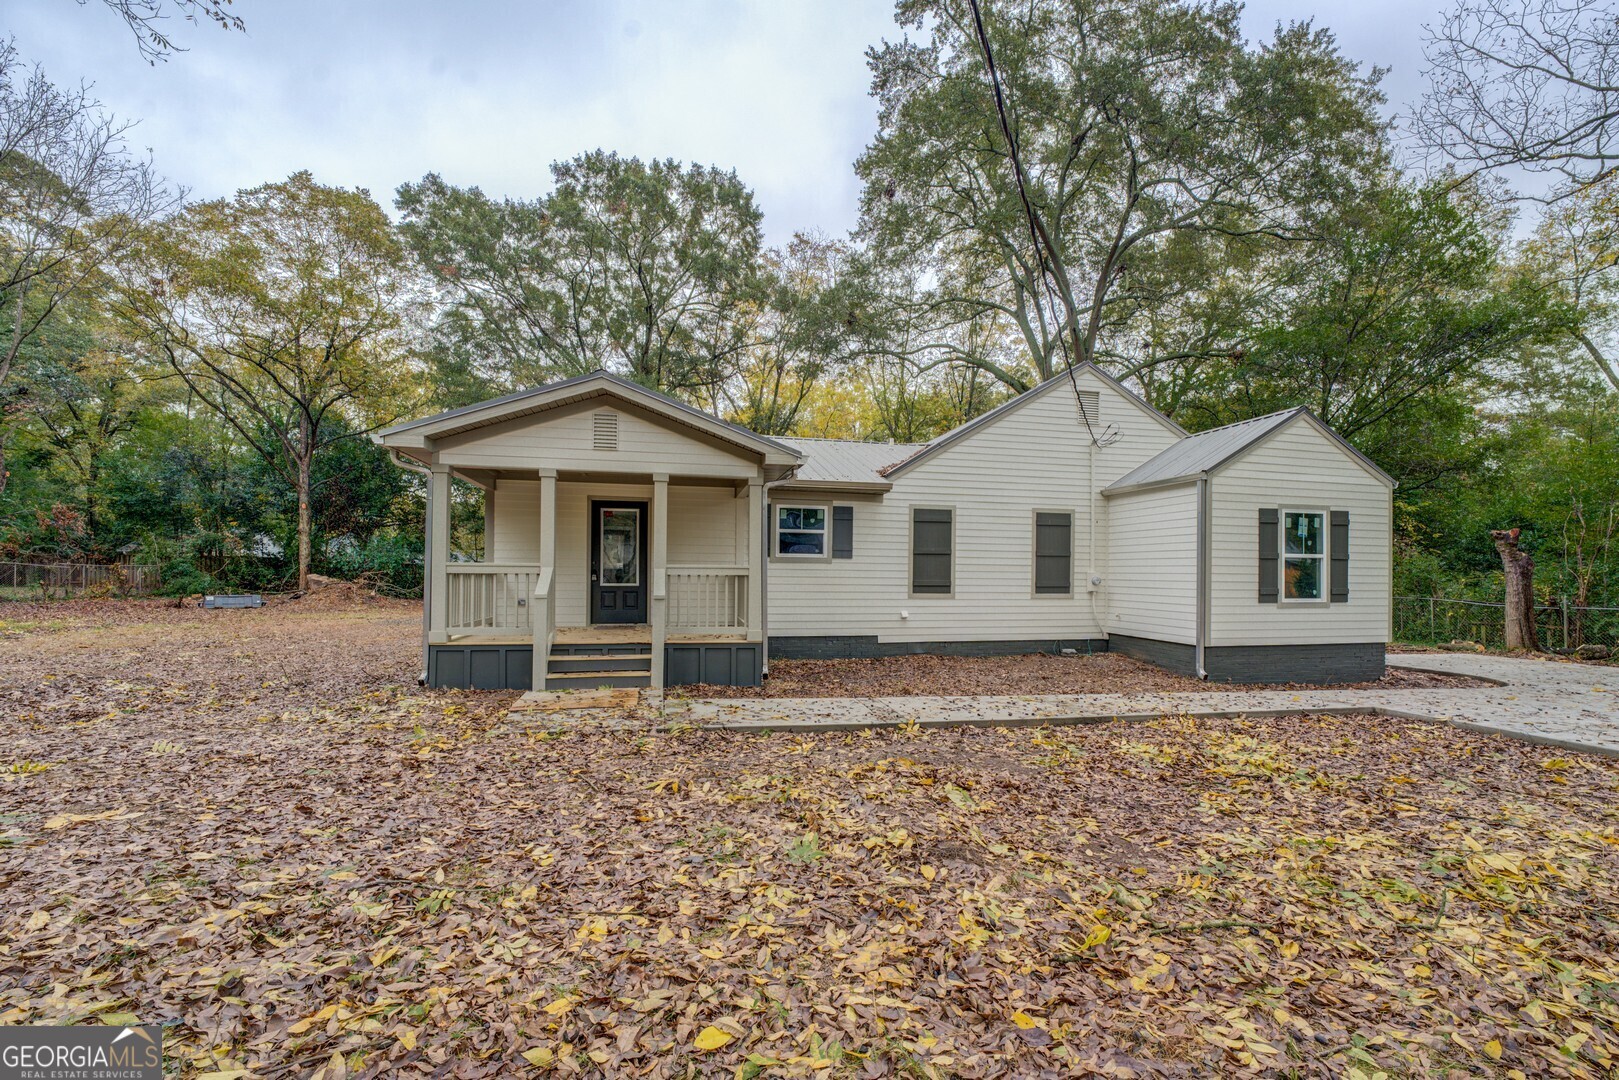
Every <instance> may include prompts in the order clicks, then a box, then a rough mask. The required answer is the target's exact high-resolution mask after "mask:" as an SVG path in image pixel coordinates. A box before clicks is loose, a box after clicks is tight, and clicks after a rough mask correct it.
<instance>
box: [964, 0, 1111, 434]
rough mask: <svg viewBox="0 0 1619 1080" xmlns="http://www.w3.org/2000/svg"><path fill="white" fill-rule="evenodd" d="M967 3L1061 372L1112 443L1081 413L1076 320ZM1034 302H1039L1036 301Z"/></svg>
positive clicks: (984, 35) (991, 62) (984, 39)
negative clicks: (1057, 280)
mask: <svg viewBox="0 0 1619 1080" xmlns="http://www.w3.org/2000/svg"><path fill="white" fill-rule="evenodd" d="M967 3H968V4H969V6H971V8H972V13H973V26H974V28H975V29H976V30H977V32H978V43H979V45H980V46H982V48H983V50H984V65H985V67H987V68H988V69H989V85H990V89H991V90H992V91H994V94H995V113H996V115H997V116H998V117H999V118H1000V122H1001V134H1002V135H1004V136H1005V137H1006V149H1007V153H1008V155H1009V156H1010V157H1011V159H1012V177H1013V179H1014V180H1015V182H1016V184H1017V193H1018V201H1019V202H1021V203H1022V204H1023V217H1024V221H1025V222H1026V223H1027V224H1028V226H1029V241H1030V243H1031V244H1033V246H1034V260H1035V264H1036V265H1037V266H1038V267H1039V270H1040V284H1041V287H1042V289H1043V290H1044V292H1045V294H1046V300H1047V304H1048V305H1049V307H1050V312H1051V320H1052V322H1053V323H1056V324H1057V325H1058V326H1059V327H1060V328H1061V329H1060V330H1059V332H1058V334H1057V344H1058V346H1059V347H1061V349H1062V354H1063V370H1064V371H1066V372H1067V374H1068V381H1069V383H1070V384H1071V385H1072V386H1073V390H1074V406H1075V409H1076V411H1077V412H1078V413H1079V418H1080V420H1081V421H1083V422H1084V424H1085V430H1086V431H1087V432H1088V433H1089V434H1090V437H1091V442H1092V443H1094V444H1095V445H1097V446H1102V445H1105V443H1104V442H1103V440H1104V439H1106V440H1107V442H1109V443H1111V442H1116V441H1117V440H1118V435H1117V433H1109V432H1107V431H1105V430H1104V432H1103V434H1102V435H1101V436H1098V435H1097V433H1096V429H1095V428H1094V427H1093V426H1092V425H1091V418H1090V416H1089V415H1087V414H1086V412H1085V401H1084V399H1083V398H1082V397H1081V396H1080V392H1079V376H1078V375H1077V374H1075V372H1074V362H1075V359H1076V357H1077V355H1078V353H1079V351H1080V349H1079V321H1078V319H1077V318H1076V316H1075V314H1074V309H1073V306H1072V305H1071V304H1069V303H1068V301H1067V299H1065V298H1064V297H1063V296H1061V295H1060V294H1059V293H1058V292H1057V289H1056V288H1055V287H1054V286H1053V284H1052V280H1051V279H1052V275H1053V273H1054V270H1053V267H1055V266H1056V265H1058V260H1059V259H1060V256H1059V255H1058V253H1057V251H1056V247H1055V245H1053V244H1052V243H1051V238H1050V236H1049V235H1047V233H1046V230H1045V228H1044V227H1043V226H1042V225H1041V223H1040V216H1039V213H1038V212H1037V211H1036V210H1035V208H1034V200H1032V199H1030V198H1029V186H1028V178H1027V175H1026V174H1025V172H1024V169H1023V158H1022V155H1021V153H1020V152H1019V150H1018V145H1017V135H1016V134H1014V133H1013V131H1012V121H1011V119H1010V118H1009V117H1008V116H1007V113H1006V96H1005V94H1004V93H1003V92H1002V90H1001V76H1000V73H999V72H998V71H996V69H995V51H994V50H993V49H992V48H990V44H989V32H988V31H987V30H985V29H984V16H983V12H981V11H979V9H978V0H967ZM1036 303H1039V301H1038V299H1036ZM1059 313H1060V314H1059ZM1067 334H1072V335H1073V338H1074V340H1073V343H1072V346H1070V344H1069V341H1068V338H1067V337H1066V336H1065V335H1067Z"/></svg>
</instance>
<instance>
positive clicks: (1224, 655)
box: [1203, 641, 1384, 686]
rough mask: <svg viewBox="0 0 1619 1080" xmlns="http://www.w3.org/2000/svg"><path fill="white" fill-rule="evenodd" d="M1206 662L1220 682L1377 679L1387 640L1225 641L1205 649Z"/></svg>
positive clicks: (1327, 683)
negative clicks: (1326, 642)
mask: <svg viewBox="0 0 1619 1080" xmlns="http://www.w3.org/2000/svg"><path fill="white" fill-rule="evenodd" d="M1203 663H1204V666H1205V667H1207V668H1208V669H1209V678H1210V679H1212V680H1214V681H1216V682H1235V683H1266V682H1270V683H1290V682H1300V683H1315V684H1316V685H1318V686H1331V685H1332V684H1333V683H1351V682H1373V681H1375V680H1377V679H1381V678H1382V677H1383V671H1384V667H1383V643H1382V642H1381V641H1367V642H1356V643H1353V644H1347V645H1222V646H1220V647H1218V648H1211V649H1207V650H1205V651H1204V660H1203Z"/></svg>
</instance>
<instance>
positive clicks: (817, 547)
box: [776, 506, 827, 559]
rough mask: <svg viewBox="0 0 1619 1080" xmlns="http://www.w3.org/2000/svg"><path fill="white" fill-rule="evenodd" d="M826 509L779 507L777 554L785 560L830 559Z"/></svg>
mask: <svg viewBox="0 0 1619 1080" xmlns="http://www.w3.org/2000/svg"><path fill="white" fill-rule="evenodd" d="M826 517H827V515H826V507H824V506H778V507H776V554H777V555H779V556H781V557H782V558H788V559H790V558H795V557H802V558H812V559H820V558H825V557H826Z"/></svg>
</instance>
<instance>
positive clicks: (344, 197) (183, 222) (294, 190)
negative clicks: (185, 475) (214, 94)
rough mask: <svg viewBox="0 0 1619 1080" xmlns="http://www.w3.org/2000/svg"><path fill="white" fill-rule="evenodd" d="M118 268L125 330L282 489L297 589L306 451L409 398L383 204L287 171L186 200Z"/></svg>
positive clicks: (305, 573)
mask: <svg viewBox="0 0 1619 1080" xmlns="http://www.w3.org/2000/svg"><path fill="white" fill-rule="evenodd" d="M122 280H123V288H122V290H121V293H120V296H119V298H118V302H117V306H118V309H119V311H120V313H121V314H122V316H123V318H124V319H125V320H126V321H127V323H128V325H129V327H130V328H131V331H132V333H134V334H136V335H138V336H139V338H140V340H142V341H143V342H144V343H146V344H147V346H148V347H150V348H152V349H154V350H156V352H157V353H158V354H159V355H160V356H162V357H163V358H164V359H165V360H166V361H167V363H168V364H169V365H170V366H171V367H172V369H173V370H174V372H175V373H176V374H178V375H179V376H180V378H181V379H183V380H184V382H185V385H186V386H187V388H188V389H189V390H190V391H191V392H192V393H193V394H195V395H196V397H197V398H198V400H200V401H202V402H204V403H205V404H206V405H207V406H208V407H209V408H210V409H211V410H212V411H213V412H214V413H215V414H216V415H218V416H219V417H220V418H221V419H223V420H224V421H225V423H227V424H228V425H229V426H230V427H231V428H232V429H234V430H235V432H236V433H237V434H238V435H240V437H241V438H242V439H244V440H245V441H246V442H247V443H248V444H249V445H251V446H252V447H253V448H254V450H255V451H256V452H257V453H258V454H259V456H260V457H262V458H263V459H264V461H265V462H266V463H268V464H269V465H271V466H272V467H273V468H274V469H275V471H276V473H277V474H278V475H279V476H280V477H281V478H282V480H283V481H284V482H285V483H286V484H288V485H289V486H290V487H291V488H292V489H293V491H294V493H295V494H296V497H297V502H298V508H297V514H298V587H299V588H301V589H302V588H307V587H308V583H309V564H310V557H311V551H310V535H311V533H310V514H311V509H310V500H311V495H312V492H313V490H314V485H315V462H316V458H317V457H318V456H319V455H321V453H322V452H323V451H324V450H326V449H327V448H328V447H331V446H332V445H333V444H334V443H337V442H340V441H343V440H347V439H353V438H356V437H359V436H361V435H363V434H365V433H366V432H368V431H371V430H374V429H375V428H376V427H378V426H381V425H383V424H386V423H388V422H390V421H392V420H394V419H397V418H398V417H399V416H400V415H401V414H402V413H403V412H404V411H406V410H408V409H410V408H412V407H413V405H414V402H413V400H412V398H413V392H414V387H415V386H416V383H417V379H416V371H415V368H414V364H413V362H412V351H411V346H412V343H411V340H410V337H409V331H410V329H411V325H412V323H411V314H410V311H409V307H410V304H411V300H412V281H411V275H410V270H409V265H408V259H407V255H406V252H405V250H404V247H403V245H402V244H401V243H400V242H399V239H398V237H397V236H396V235H395V233H394V230H393V227H392V225H391V224H390V223H389V221H388V218H387V215H386V214H384V213H383V211H382V208H381V207H379V206H378V205H377V204H376V203H375V202H374V201H373V200H372V199H371V196H370V195H369V194H368V193H366V192H365V191H363V190H361V191H349V190H345V189H343V188H334V187H326V186H323V185H321V184H317V183H316V182H315V181H314V179H313V177H311V176H310V174H309V173H307V172H300V173H295V174H294V175H293V176H291V177H290V178H289V179H287V180H285V181H283V182H281V183H275V184H266V185H264V186H262V187H257V188H253V189H251V190H248V191H242V192H239V193H237V195H236V197H235V198H234V199H229V200H224V199H221V200H216V201H213V202H205V203H198V204H194V205H192V206H189V207H187V208H186V209H185V210H184V211H183V212H181V213H179V214H177V215H175V216H174V217H173V218H171V219H169V220H167V221H166V222H164V223H163V225H162V227H161V228H160V229H157V230H155V232H154V233H153V235H152V236H151V237H150V238H149V240H147V241H146V242H145V243H144V244H143V245H142V246H141V247H140V249H139V250H138V251H137V252H135V253H134V256H133V257H132V258H130V259H129V260H127V262H126V265H125V266H124V268H123V275H122Z"/></svg>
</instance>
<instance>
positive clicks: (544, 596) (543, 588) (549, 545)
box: [529, 469, 557, 690]
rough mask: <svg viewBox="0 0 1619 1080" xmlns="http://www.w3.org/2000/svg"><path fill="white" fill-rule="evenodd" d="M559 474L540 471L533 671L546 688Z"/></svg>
mask: <svg viewBox="0 0 1619 1080" xmlns="http://www.w3.org/2000/svg"><path fill="white" fill-rule="evenodd" d="M556 565H557V471H556V470H555V469H541V470H540V580H539V583H538V585H537V586H536V587H535V590H534V599H533V600H532V601H531V603H533V605H534V610H533V613H532V614H530V616H529V621H530V622H531V623H533V625H534V668H533V676H532V685H533V687H534V689H536V690H544V689H545V676H546V673H547V672H548V671H549V670H550V661H551V637H552V633H553V631H555V629H556V613H557V601H556Z"/></svg>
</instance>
